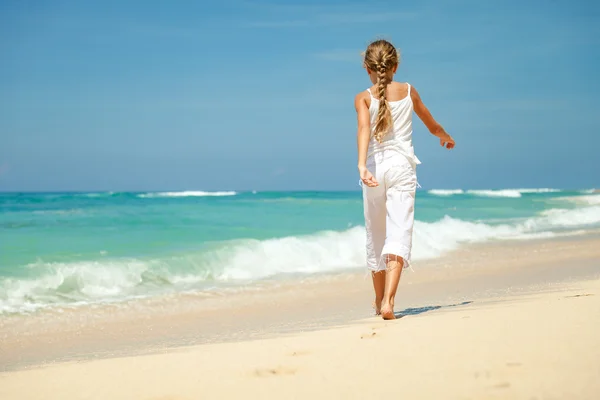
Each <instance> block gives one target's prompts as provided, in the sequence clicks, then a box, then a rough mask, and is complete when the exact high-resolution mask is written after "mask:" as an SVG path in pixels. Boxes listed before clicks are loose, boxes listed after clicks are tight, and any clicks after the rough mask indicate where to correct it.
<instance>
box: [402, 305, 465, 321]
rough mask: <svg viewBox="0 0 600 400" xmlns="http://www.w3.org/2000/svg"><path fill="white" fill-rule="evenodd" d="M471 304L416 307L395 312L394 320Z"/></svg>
mask: <svg viewBox="0 0 600 400" xmlns="http://www.w3.org/2000/svg"><path fill="white" fill-rule="evenodd" d="M471 303H472V301H463V302H462V303H456V304H448V305H445V306H425V307H417V308H407V309H404V310H402V311H398V312H395V313H394V315H395V316H396V318H402V317H406V316H408V315H419V314H423V313H426V312H428V311H433V310H439V309H441V308H450V307H458V306H465V305H467V304H471Z"/></svg>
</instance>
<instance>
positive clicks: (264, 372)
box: [254, 367, 296, 377]
mask: <svg viewBox="0 0 600 400" xmlns="http://www.w3.org/2000/svg"><path fill="white" fill-rule="evenodd" d="M295 373H296V369H295V368H288V367H276V368H257V369H255V370H254V375H255V376H258V377H266V376H282V375H294V374H295Z"/></svg>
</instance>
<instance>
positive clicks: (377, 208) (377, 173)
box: [362, 151, 417, 272]
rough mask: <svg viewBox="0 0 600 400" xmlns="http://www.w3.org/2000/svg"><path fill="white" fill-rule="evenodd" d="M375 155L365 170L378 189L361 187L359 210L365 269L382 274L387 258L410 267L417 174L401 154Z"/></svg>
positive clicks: (382, 153) (383, 153)
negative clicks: (364, 241) (361, 210)
mask: <svg viewBox="0 0 600 400" xmlns="http://www.w3.org/2000/svg"><path fill="white" fill-rule="evenodd" d="M385 153H386V152H385V151H384V152H381V153H376V154H374V155H373V156H371V157H370V158H369V160H368V161H367V169H368V170H369V171H370V172H371V173H372V174H373V176H374V177H375V179H377V182H378V183H379V186H376V187H368V186H366V185H362V187H363V207H364V214H365V229H366V233H367V268H368V269H369V270H371V271H373V272H377V271H384V270H385V267H386V259H387V256H388V255H389V256H391V255H395V256H399V257H402V258H403V260H404V266H403V267H404V268H407V267H409V266H410V253H411V249H412V234H413V225H414V215H415V214H414V210H415V194H416V189H417V174H416V170H415V168H414V167H413V166H412V165H411V164H410V163H409V161H408V160H407V158H406V157H405V156H403V155H401V154H398V153H395V152H394V153H393V154H390V153H389V152H388V154H385Z"/></svg>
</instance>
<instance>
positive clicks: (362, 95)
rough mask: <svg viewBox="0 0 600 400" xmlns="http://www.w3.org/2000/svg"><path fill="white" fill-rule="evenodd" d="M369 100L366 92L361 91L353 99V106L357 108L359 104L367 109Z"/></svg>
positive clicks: (369, 97)
mask: <svg viewBox="0 0 600 400" xmlns="http://www.w3.org/2000/svg"><path fill="white" fill-rule="evenodd" d="M370 99H371V96H369V93H367V91H366V90H363V91H362V92H359V93H358V94H357V95H356V96H355V97H354V106H355V107H356V108H358V107H359V106H360V105H361V104H365V105H366V106H367V107H368V106H369V100H370Z"/></svg>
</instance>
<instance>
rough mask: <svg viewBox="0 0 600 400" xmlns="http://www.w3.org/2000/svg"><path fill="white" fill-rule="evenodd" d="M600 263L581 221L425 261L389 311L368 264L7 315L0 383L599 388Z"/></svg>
mask: <svg viewBox="0 0 600 400" xmlns="http://www.w3.org/2000/svg"><path fill="white" fill-rule="evenodd" d="M599 278H600V240H599V239H598V238H596V237H574V238H565V239H560V240H539V241H531V242H527V243H518V244H517V243H513V242H505V243H495V244H486V245H480V246H471V247H467V248H464V249H462V250H460V251H457V252H454V253H451V254H449V255H448V256H447V257H443V258H440V259H437V260H433V261H429V262H423V263H419V268H416V271H415V272H411V271H406V272H405V273H404V275H403V278H402V282H401V285H400V288H399V294H398V297H397V310H398V316H399V317H400V318H399V319H398V320H396V321H391V322H385V321H382V320H380V319H379V318H377V317H375V316H372V315H370V313H371V310H370V308H369V305H370V301H371V292H370V290H371V287H370V281H369V280H368V279H365V276H364V274H361V273H356V272H348V273H343V274H336V275H331V276H328V277H319V278H305V279H303V280H300V281H293V280H290V281H286V282H279V283H277V284H276V285H275V284H272V285H273V286H272V287H270V288H268V289H269V290H254V291H247V292H243V293H239V294H236V295H235V296H233V295H232V296H223V297H221V298H217V299H216V298H208V299H207V298H199V297H194V296H188V297H185V298H177V299H170V300H166V301H164V302H163V303H161V306H160V307H157V304H152V303H148V304H138V305H136V306H129V307H127V308H118V307H115V308H110V307H109V308H104V309H98V310H80V311H77V312H66V313H56V314H48V313H45V314H43V315H37V316H29V317H26V318H4V319H3V320H2V323H1V325H0V335H1V336H0V337H1V338H2V346H1V348H0V350H1V354H0V361H1V363H0V364H1V365H2V370H3V371H5V372H3V373H0V398H1V399H7V400H12V399H15V400H16V399H23V400H25V399H128V400H131V399H144V400H159V399H162V400H167V399H170V400H184V399H225V398H226V399H236V398H252V399H266V398H269V399H270V398H273V399H275V398H276V399H303V398H350V399H366V398H376V397H377V396H393V398H399V397H402V396H405V397H406V398H419V399H421V398H422V399H441V398H443V399H528V400H529V399H538V400H541V399H597V398H598V395H599V394H600V381H599V380H598V377H599V376H600V357H599V356H598V355H599V354H600V335H598V331H599V329H600V280H599ZM265 285H267V284H265ZM263 289H264V288H263ZM49 315H50V316H49ZM67 321H70V322H69V323H67Z"/></svg>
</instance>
